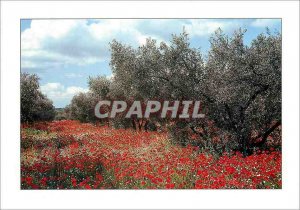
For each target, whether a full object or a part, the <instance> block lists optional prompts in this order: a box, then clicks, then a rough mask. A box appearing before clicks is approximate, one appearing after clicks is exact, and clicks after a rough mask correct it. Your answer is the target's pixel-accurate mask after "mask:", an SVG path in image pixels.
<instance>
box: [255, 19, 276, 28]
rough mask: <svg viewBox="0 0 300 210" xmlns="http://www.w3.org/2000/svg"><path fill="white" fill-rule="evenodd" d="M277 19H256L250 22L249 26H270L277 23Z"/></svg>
mask: <svg viewBox="0 0 300 210" xmlns="http://www.w3.org/2000/svg"><path fill="white" fill-rule="evenodd" d="M279 22H280V20H279V19H256V20H254V21H253V22H252V23H251V26H254V27H271V26H273V25H275V24H277V23H279Z"/></svg>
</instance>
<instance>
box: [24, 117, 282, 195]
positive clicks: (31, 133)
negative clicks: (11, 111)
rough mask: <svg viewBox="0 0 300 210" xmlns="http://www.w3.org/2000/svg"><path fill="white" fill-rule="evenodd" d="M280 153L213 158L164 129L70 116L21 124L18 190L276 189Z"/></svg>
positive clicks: (233, 154)
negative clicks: (98, 122)
mask: <svg viewBox="0 0 300 210" xmlns="http://www.w3.org/2000/svg"><path fill="white" fill-rule="evenodd" d="M280 188H282V181H281V152H280V151H275V150H272V149H271V150H269V151H256V152H255V153H254V154H252V155H250V156H247V157H243V155H242V154H241V153H239V152H234V153H231V154H226V153H225V154H223V155H221V156H218V157H216V156H214V155H213V154H210V153H208V152H203V151H200V150H199V148H198V147H194V146H186V147H182V146H179V145H174V144H172V143H171V142H170V140H169V137H168V135H167V133H164V132H154V131H148V132H145V131H134V130H132V129H113V128H111V127H108V126H100V125H98V126H96V125H93V124H89V123H80V122H78V121H73V120H62V121H52V122H47V123H46V122H45V123H42V122H39V123H34V124H31V125H29V124H22V127H21V189H280Z"/></svg>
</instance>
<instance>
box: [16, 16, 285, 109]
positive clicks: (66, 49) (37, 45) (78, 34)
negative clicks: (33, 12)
mask: <svg viewBox="0 0 300 210" xmlns="http://www.w3.org/2000/svg"><path fill="white" fill-rule="evenodd" d="M267 27H268V28H269V29H270V31H271V32H281V21H280V19H34V20H29V19H26V20H25V19H23V20H21V72H27V73H30V74H37V75H38V76H39V78H40V90H41V91H42V92H43V93H44V94H45V95H47V97H48V98H50V99H51V100H52V101H53V105H54V106H55V107H56V108H63V107H65V106H66V105H68V104H69V103H70V101H71V99H72V97H73V96H74V95H75V94H77V93H79V92H87V91H88V84H87V81H88V78H89V76H92V77H95V76H98V75H103V76H107V77H108V78H109V77H111V76H112V73H111V70H110V67H109V62H110V51H109V42H110V41H112V40H113V39H116V40H117V41H120V42H122V43H124V44H129V45H131V46H133V47H138V46H140V45H143V44H144V43H145V41H146V38H148V37H151V38H153V39H156V40H157V41H158V42H161V41H164V42H166V43H169V41H170V40H171V37H172V34H179V33H181V32H182V31H183V28H184V29H185V31H186V32H187V33H188V34H189V37H190V42H191V46H192V47H195V48H200V50H201V51H202V52H203V54H207V52H208V50H209V47H210V43H209V37H210V36H211V35H212V34H213V33H214V31H215V30H217V29H218V28H221V29H222V30H223V31H224V32H225V33H226V34H228V35H230V34H232V33H233V32H234V31H235V30H237V29H239V28H242V29H247V32H246V34H245V37H244V42H245V44H247V45H249V44H250V43H251V41H252V40H253V39H255V38H256V37H257V35H258V34H260V33H263V32H266V28H267Z"/></svg>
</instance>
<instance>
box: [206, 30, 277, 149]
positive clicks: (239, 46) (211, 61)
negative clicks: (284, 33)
mask: <svg viewBox="0 0 300 210" xmlns="http://www.w3.org/2000/svg"><path fill="white" fill-rule="evenodd" d="M244 33H245V31H242V30H238V31H236V32H235V33H234V35H233V36H232V37H228V36H227V35H225V34H224V33H223V32H222V31H221V30H218V31H216V33H215V35H214V36H213V37H212V38H211V40H210V42H211V50H210V52H209V58H208V61H207V65H206V74H205V79H204V84H205V86H204V89H203V92H202V95H203V97H204V99H205V103H206V105H207V106H208V107H209V108H208V117H209V118H210V119H212V120H213V121H214V122H215V123H216V125H217V126H218V127H219V128H221V129H222V130H225V131H228V132H229V133H230V134H231V138H232V140H236V141H237V142H238V149H239V150H241V151H242V152H243V153H244V154H247V153H248V152H249V149H251V148H252V147H253V146H262V145H263V144H264V143H265V141H266V139H267V137H268V135H269V134H270V133H271V132H272V131H274V129H276V128H277V127H278V126H279V125H280V124H281V36H280V35H279V34H277V35H271V34H261V35H259V36H258V37H257V38H256V39H255V40H254V41H253V42H252V43H251V45H250V46H247V45H245V44H244V42H243V37H244ZM253 131H257V132H258V133H259V134H258V135H257V136H253ZM260 137H262V140H261V141H260V143H258V144H256V143H255V141H253V139H257V138H260Z"/></svg>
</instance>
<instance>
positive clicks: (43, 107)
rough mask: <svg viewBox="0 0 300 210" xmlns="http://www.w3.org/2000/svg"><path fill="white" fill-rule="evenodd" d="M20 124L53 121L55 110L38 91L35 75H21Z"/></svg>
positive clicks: (37, 79) (37, 81)
mask: <svg viewBox="0 0 300 210" xmlns="http://www.w3.org/2000/svg"><path fill="white" fill-rule="evenodd" d="M20 82H21V122H34V121H47V120H53V118H54V116H55V108H54V106H53V105H52V101H50V100H49V99H48V98H47V97H46V96H45V95H44V94H42V92H41V91H40V89H39V87H40V86H39V78H38V76H37V75H35V74H33V75H30V74H28V73H21V78H20Z"/></svg>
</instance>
